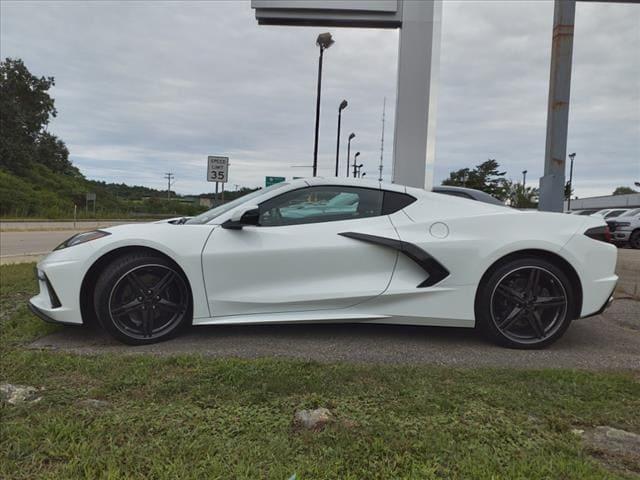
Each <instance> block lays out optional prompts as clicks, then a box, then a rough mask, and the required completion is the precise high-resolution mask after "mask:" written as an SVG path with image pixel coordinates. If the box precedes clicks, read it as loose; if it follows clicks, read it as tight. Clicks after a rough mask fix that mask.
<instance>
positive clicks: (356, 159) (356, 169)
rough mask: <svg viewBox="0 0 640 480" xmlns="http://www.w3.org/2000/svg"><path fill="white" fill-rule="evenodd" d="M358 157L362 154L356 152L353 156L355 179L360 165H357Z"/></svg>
mask: <svg viewBox="0 0 640 480" xmlns="http://www.w3.org/2000/svg"><path fill="white" fill-rule="evenodd" d="M358 156H360V152H356V154H355V155H354V156H353V178H356V174H357V173H358V165H356V162H357V161H358Z"/></svg>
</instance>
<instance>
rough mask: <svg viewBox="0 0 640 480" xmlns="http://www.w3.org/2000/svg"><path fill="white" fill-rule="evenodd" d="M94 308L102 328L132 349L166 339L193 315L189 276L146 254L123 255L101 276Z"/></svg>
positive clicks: (165, 260) (173, 266) (160, 259)
mask: <svg viewBox="0 0 640 480" xmlns="http://www.w3.org/2000/svg"><path fill="white" fill-rule="evenodd" d="M94 305H95V310H96V315H97V317H98V320H99V321H100V324H101V326H102V327H103V328H104V329H105V330H106V331H107V332H109V333H110V334H111V335H113V336H114V337H116V338H117V339H118V340H120V341H122V342H125V343H128V344H131V345H143V344H149V343H155V342H159V341H162V340H167V339H169V338H171V337H172V336H174V335H175V334H176V333H178V331H179V330H180V329H181V328H182V327H183V326H185V325H186V324H187V323H189V322H190V321H191V316H192V313H191V312H192V308H191V294H190V291H189V288H188V285H187V281H186V279H185V277H184V274H183V273H182V272H181V271H180V270H179V269H178V268H177V267H176V266H175V265H174V264H173V263H172V262H170V261H169V260H167V259H165V258H162V257H155V256H150V255H148V254H142V253H140V254H138V253H131V254H127V255H124V256H122V257H120V258H118V259H117V260H115V261H114V262H113V263H112V264H111V265H110V266H109V267H107V268H106V269H105V270H104V271H103V272H102V274H101V275H100V276H99V278H98V281H97V282H96V288H95V291H94Z"/></svg>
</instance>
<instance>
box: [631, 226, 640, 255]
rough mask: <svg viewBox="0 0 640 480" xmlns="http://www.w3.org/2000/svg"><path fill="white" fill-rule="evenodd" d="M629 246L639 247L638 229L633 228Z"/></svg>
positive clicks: (639, 231) (639, 236)
mask: <svg viewBox="0 0 640 480" xmlns="http://www.w3.org/2000/svg"><path fill="white" fill-rule="evenodd" d="M629 246H630V247H631V248H635V249H636V250H637V249H640V230H634V231H633V232H632V233H631V236H630V237H629Z"/></svg>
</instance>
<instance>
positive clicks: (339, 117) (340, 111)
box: [336, 100, 348, 177]
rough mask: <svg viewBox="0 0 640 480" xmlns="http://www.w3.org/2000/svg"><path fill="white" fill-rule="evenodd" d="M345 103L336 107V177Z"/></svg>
mask: <svg viewBox="0 0 640 480" xmlns="http://www.w3.org/2000/svg"><path fill="white" fill-rule="evenodd" d="M347 105H348V103H347V101H346V100H342V102H341V103H340V106H339V107H338V138H337V140H336V177H337V176H338V166H339V165H340V121H341V119H342V110H344V109H345V108H347Z"/></svg>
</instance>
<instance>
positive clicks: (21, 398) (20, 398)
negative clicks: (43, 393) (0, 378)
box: [0, 383, 42, 405]
mask: <svg viewBox="0 0 640 480" xmlns="http://www.w3.org/2000/svg"><path fill="white" fill-rule="evenodd" d="M38 392H39V390H38V389H37V388H35V387H30V386H28V385H12V384H11V383H3V384H0V398H1V399H2V400H3V401H5V402H7V403H10V404H11V405H17V404H20V403H35V402H39V401H40V400H42V397H39V396H38Z"/></svg>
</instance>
